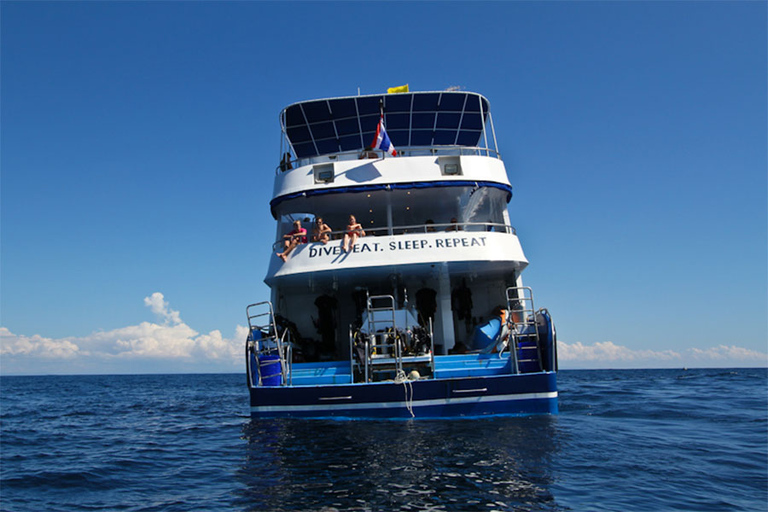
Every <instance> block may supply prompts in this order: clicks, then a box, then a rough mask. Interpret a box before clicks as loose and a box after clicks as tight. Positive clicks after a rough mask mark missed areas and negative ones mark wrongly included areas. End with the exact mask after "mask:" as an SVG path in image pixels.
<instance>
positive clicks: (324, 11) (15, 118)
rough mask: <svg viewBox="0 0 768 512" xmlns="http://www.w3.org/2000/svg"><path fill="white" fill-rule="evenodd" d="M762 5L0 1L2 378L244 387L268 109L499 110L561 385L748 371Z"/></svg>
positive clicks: (758, 203)
mask: <svg viewBox="0 0 768 512" xmlns="http://www.w3.org/2000/svg"><path fill="white" fill-rule="evenodd" d="M766 10H767V8H766V3H765V2H537V3H533V2H488V3H485V2H466V3H465V2H448V3H442V2H424V3H405V2H394V3H354V2H339V3H330V2H329V3H327V2H311V3H301V2H274V3H273V2H227V3H209V2H8V1H4V2H2V3H0V24H1V25H0V29H1V30H0V102H1V103H0V107H1V110H0V150H1V151H0V172H1V175H0V180H1V181H0V186H1V189H0V193H1V196H0V199H1V203H0V208H1V209H0V214H1V218H0V221H1V223H2V224H1V226H0V228H1V231H0V242H1V243H2V245H1V249H0V250H1V252H0V265H1V266H0V287H1V288H0V315H1V316H0V326H1V327H0V343H1V344H0V372H2V373H4V374H23V373H142V372H186V371H189V372H198V371H204V372H207V371H211V372H218V371H233V372H238V371H242V362H241V357H240V356H241V352H242V344H243V339H244V328H243V325H245V323H246V321H245V306H246V305H247V304H249V303H251V302H256V301H260V300H265V299H267V298H268V290H267V288H266V286H265V285H264V284H263V282H262V279H263V277H264V273H265V269H266V265H267V261H268V258H270V257H273V256H272V255H271V253H270V252H269V243H270V242H271V240H272V237H273V234H274V226H273V221H272V219H271V217H270V214H269V207H268V203H269V199H270V193H271V190H272V178H273V175H274V168H275V166H276V165H277V163H278V159H279V124H278V114H279V112H280V110H281V109H282V108H283V107H285V106H287V105H288V104H290V103H293V102H296V101H300V100H306V99H314V98H320V97H327V96H343V95H350V94H356V93H357V91H358V88H359V90H360V92H361V93H363V94H373V93H381V92H384V91H385V90H386V88H387V87H391V86H396V85H402V84H405V83H408V84H410V86H411V89H412V90H440V89H444V88H447V87H449V86H462V87H463V88H465V89H466V90H471V91H476V92H479V93H481V94H483V95H485V96H486V97H487V98H488V99H489V100H490V102H491V109H492V113H493V119H494V123H495V127H496V132H497V137H498V140H499V146H500V150H501V152H502V154H503V156H504V158H505V161H506V164H507V169H508V172H509V175H510V180H511V182H512V184H513V187H514V191H515V194H514V198H513V199H512V202H511V203H510V207H509V209H510V215H511V218H512V222H513V225H515V227H516V228H517V231H518V234H519V236H520V238H521V241H522V244H523V248H524V250H525V251H526V255H527V256H528V259H529V260H530V262H531V265H530V266H529V268H528V269H527V270H526V273H525V274H524V279H525V281H526V284H527V285H530V286H532V287H533V288H534V291H535V293H536V298H537V305H539V306H546V307H547V308H548V309H549V310H550V312H552V314H553V315H554V318H555V321H556V323H557V327H558V334H559V338H560V341H561V351H560V356H561V367H564V368H614V367H667V366H671V367H679V366H690V367H695V366H744V365H760V366H765V365H766V364H768V355H766V354H767V353H768V346H767V344H768V341H767V339H768V319H767V318H766V317H767V315H768V313H767V311H768V300H767V295H768V291H767V290H768V277H767V267H768V254H767V247H768V240H767V237H768V234H767V233H768V226H767V223H766V218H767V211H768V208H767V204H766V191H767V183H766V182H767V174H768V173H767V172H766V170H767V169H766V162H767V161H768V156H767V152H766V141H767V140H768V133H767V126H768V114H767V106H766V97H767V94H766V83H767V82H768V75H767V73H766V62H768V55H767V53H768V52H767V51H766V48H768V39H767V37H766V26H768V23H767V16H766Z"/></svg>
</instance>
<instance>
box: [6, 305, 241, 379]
mask: <svg viewBox="0 0 768 512" xmlns="http://www.w3.org/2000/svg"><path fill="white" fill-rule="evenodd" d="M144 304H145V305H146V306H147V307H149V308H150V310H151V311H152V312H153V313H155V314H156V315H157V316H158V317H160V322H158V323H154V322H141V323H140V324H138V325H132V326H128V327H121V328H118V329H113V330H111V331H97V332H94V333H92V334H89V335H88V336H83V337H79V338H73V337H68V338H61V339H53V338H44V337H42V336H39V335H34V336H24V335H17V334H14V333H12V332H11V331H10V330H8V329H7V328H5V327H0V355H2V363H3V368H2V369H3V372H4V373H17V372H20V373H27V371H26V370H25V368H27V367H29V368H36V366H35V365H34V364H30V363H32V362H33V360H37V361H43V362H52V361H56V362H57V363H59V362H61V360H62V359H66V360H69V361H70V363H71V362H72V361H77V362H78V363H80V364H79V365H76V368H77V369H81V370H82V369H83V368H89V369H90V372H91V373H93V372H94V371H99V368H100V367H103V368H114V367H120V368H128V369H131V368H133V369H138V368H140V365H141V363H143V362H147V361H165V362H168V363H173V362H181V363H186V364H194V365H195V368H194V369H195V370H196V371H205V370H206V369H208V371H232V370H236V369H239V367H240V366H241V365H242V353H243V352H242V349H243V344H244V343H245V337H246V335H247V333H248V329H247V328H246V327H242V326H237V327H236V328H235V333H234V336H233V337H232V338H225V337H224V336H223V335H222V333H221V331H219V330H214V331H211V332H210V333H208V334H200V333H198V332H197V331H195V330H194V329H193V328H191V327H190V326H188V325H187V324H185V323H184V322H183V321H182V320H181V316H180V314H179V312H178V311H174V310H172V309H171V308H170V306H169V304H168V302H167V301H166V300H165V297H164V296H163V294H162V293H158V292H156V293H153V294H152V295H151V296H149V297H146V298H145V299H144ZM211 363H214V364H211ZM120 364H122V366H120ZM171 367H172V368H173V366H171ZM37 368H41V369H40V370H38V371H51V370H48V369H46V368H44V367H39V366H38V367H37ZM54 368H57V369H56V370H52V371H58V372H61V371H62V370H64V371H66V368H65V367H62V366H55V367H54ZM183 368H187V367H180V368H177V370H180V369H183Z"/></svg>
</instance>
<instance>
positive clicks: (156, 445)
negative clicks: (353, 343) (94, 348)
mask: <svg viewBox="0 0 768 512" xmlns="http://www.w3.org/2000/svg"><path fill="white" fill-rule="evenodd" d="M559 385H560V410H561V412H560V414H559V415H557V416H531V417H519V418H517V417H506V418H487V419H460V420H419V421H413V420H408V421H405V420H400V421H338V420H337V421H325V420H323V421H320V420H315V421H313V420H301V421H300V420H287V421H286V420H269V421H263V420H262V421H251V420H250V418H249V417H248V393H247V389H246V387H245V376H244V375H142V376H75V377H65V376H47V377H2V378H0V509H1V510H3V511H57V510H62V511H71V510H78V511H79V510H83V511H94V510H126V511H200V510H206V511H208V510H212V511H219V510H221V511H224V510H226V511H293V510H302V511H304V510H306V511H324V512H329V511H335V510H354V511H388V510H402V511H421V510H433V511H495V510H520V511H528V510H544V511H550V510H552V511H554V510H557V511H560V510H574V511H583V510H588V511H591V510H595V511H601V510H606V511H633V510H638V511H666V510H695V511H710V510H713V511H714V510H723V511H735V510H758V511H765V510H767V509H768V370H766V369H711V370H621V371H606V370H604V371H562V372H561V373H560V375H559Z"/></svg>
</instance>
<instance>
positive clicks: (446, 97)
mask: <svg viewBox="0 0 768 512" xmlns="http://www.w3.org/2000/svg"><path fill="white" fill-rule="evenodd" d="M382 114H383V116H384V125H385V126H386V129H387V134H388V135H389V138H390V140H391V141H392V144H394V146H395V147H396V148H397V149H398V152H401V153H404V154H408V153H409V152H419V151H424V150H434V149H440V148H445V149H447V148H478V147H480V148H484V149H486V150H487V151H490V148H491V145H492V147H493V150H492V151H493V153H494V154H495V153H496V142H495V134H494V133H493V123H492V122H491V114H490V104H489V102H488V100H487V99H486V98H485V97H483V96H482V95H480V94H477V93H473V92H465V91H436V92H409V93H398V94H383V95H382V94H378V95H367V96H348V97H341V98H329V99H321V100H311V101H303V102H299V103H294V104H293V105H290V106H288V107H286V108H285V109H284V110H283V111H282V112H281V114H280V122H281V126H282V131H283V134H284V141H285V142H287V144H288V146H284V147H283V148H281V149H282V151H281V153H280V154H281V155H284V154H285V153H292V157H293V158H294V159H296V160H299V161H298V162H295V164H298V166H302V165H306V164H309V163H316V162H319V161H322V160H323V159H322V157H327V156H332V155H339V154H343V153H355V152H360V151H362V150H363V149H365V148H366V147H367V146H369V145H370V144H371V141H373V138H374V134H375V133H376V126H377V124H378V122H379V118H380V116H381V115H382ZM294 166H296V165H294Z"/></svg>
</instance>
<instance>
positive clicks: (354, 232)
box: [341, 215, 365, 252]
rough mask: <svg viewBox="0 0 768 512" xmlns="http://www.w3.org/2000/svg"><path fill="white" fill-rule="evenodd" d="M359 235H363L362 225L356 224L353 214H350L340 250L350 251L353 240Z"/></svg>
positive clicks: (353, 243)
mask: <svg viewBox="0 0 768 512" xmlns="http://www.w3.org/2000/svg"><path fill="white" fill-rule="evenodd" d="M361 236H365V231H363V226H361V225H360V224H358V222H357V219H355V216H354V215H350V216H349V224H347V232H346V233H344V243H343V244H342V246H341V250H342V251H344V252H349V251H351V250H352V246H354V245H355V241H356V240H357V239H358V238H359V237H361Z"/></svg>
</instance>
